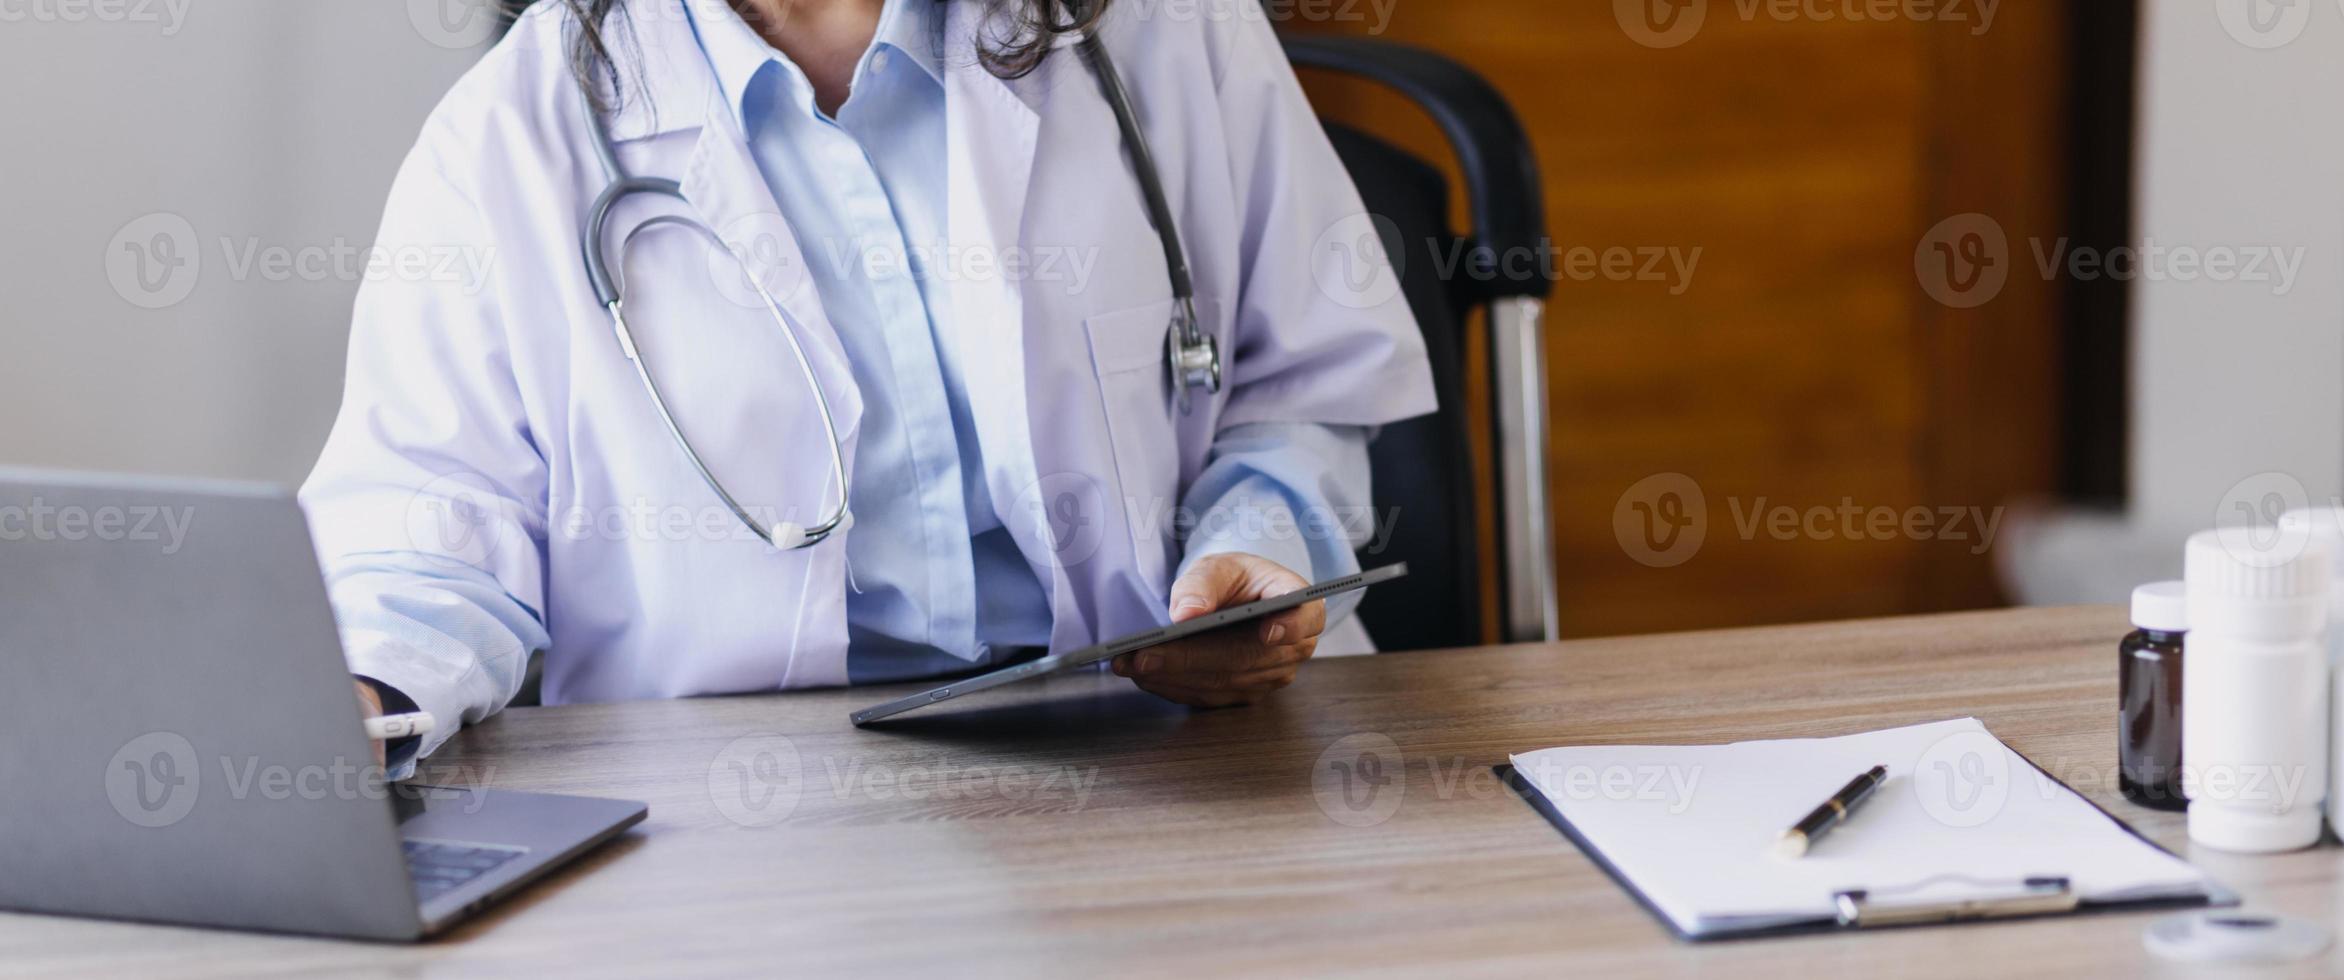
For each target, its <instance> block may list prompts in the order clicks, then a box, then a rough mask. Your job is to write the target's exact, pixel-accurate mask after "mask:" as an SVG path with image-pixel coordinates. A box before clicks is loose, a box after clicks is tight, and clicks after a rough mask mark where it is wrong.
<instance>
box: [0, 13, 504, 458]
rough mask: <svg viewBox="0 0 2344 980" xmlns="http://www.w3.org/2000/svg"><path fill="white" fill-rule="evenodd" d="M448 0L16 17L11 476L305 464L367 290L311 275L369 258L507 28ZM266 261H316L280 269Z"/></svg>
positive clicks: (6, 27)
mask: <svg viewBox="0 0 2344 980" xmlns="http://www.w3.org/2000/svg"><path fill="white" fill-rule="evenodd" d="M442 2H443V0H413V2H409V0H121V2H120V3H118V4H113V5H109V4H103V3H101V4H89V5H86V6H87V7H89V8H91V9H87V10H78V11H77V10H76V8H74V6H73V5H71V4H62V5H61V4H41V5H35V4H30V3H26V4H12V5H10V7H9V8H7V14H8V22H6V23H0V121H5V123H6V131H7V136H6V137H5V141H6V146H7V151H6V153H5V154H0V228H4V231H0V418H4V419H6V420H7V422H8V424H6V425H0V464H15V465H37V466H55V467H69V468H76V469H104V470H121V471H132V472H145V473H175V474H194V475H204V476H223V477H237V478H249V479H262V480H271V481H277V482H284V483H291V482H296V481H298V480H299V479H300V478H301V477H302V476H303V475H304V474H305V473H306V472H307V471H308V468H309V465H310V463H311V462H312V461H313V460H314V459H315V457H316V455H317V450H318V446H319V445H320V444H321V443H322V442H323V440H324V438H325V433H326V429H327V427H328V425H329V423H330V422H331V420H332V413H333V410H334V407H335V405H336V404H337V403H338V401H339V398H340V393H341V378H342V355H343V348H344V342H345V338H346V334H347V332H348V329H349V315H350V301H351V297H352V295H353V294H354V293H355V291H356V290H357V287H358V282H359V275H361V274H362V272H363V270H362V266H360V265H359V263H357V262H356V261H355V260H354V259H353V260H350V261H345V262H343V263H342V265H343V266H347V267H348V268H337V267H335V266H333V265H332V264H330V263H329V264H326V265H320V264H318V263H317V261H315V260H318V259H329V260H330V259H332V258H333V257H334V250H335V249H336V248H337V247H340V248H342V249H343V251H344V252H345V253H351V254H355V251H356V250H362V249H364V248H365V247H367V246H368V245H369V243H371V241H372V240H373V236H374V231H375V227H376V224H377V222H378V221H379V219H380V218H381V209H382V203H383V198H384V194H385V193H386V192H387V191H388V189H389V186H390V179H391V175H392V173H393V172H394V171H395V169H396V168H397V166H398V164H399V161H400V158H401V157H402V156H404V155H405V153H406V150H407V147H408V146H409V145H410V144H411V143H412V142H413V140H414V136H415V132H416V130H417V128H418V126H419V125H420V124H421V122H422V120H423V117H424V115H425V114H426V113H427V112H429V111H430V109H431V107H432V105H433V104H434V103H435V102H437V101H438V99H439V96H440V94H441V93H442V92H444V91H446V89H447V87H448V86H449V84H450V83H452V82H453V81H454V80H455V78H456V77H457V76H458V75H459V74H460V73H461V72H462V71H463V70H464V69H465V68H466V67H467V66H469V65H470V64H471V63H472V62H473V61H474V60H475V59H476V58H477V57H478V54H479V50H480V45H481V43H482V42H483V41H484V40H485V38H486V37H487V35H488V33H489V32H490V31H491V30H492V29H493V25H492V23H491V21H490V20H489V19H488V18H487V17H486V16H482V15H481V14H483V13H484V8H476V7H474V6H471V5H469V3H468V0H444V2H445V3H447V4H448V6H447V7H446V9H445V10H444V11H443V10H442V9H441V7H440V4H441V3H442ZM115 6H118V7H120V9H119V10H115V9H112V8H113V7H115ZM43 7H47V8H55V9H62V10H65V11H67V12H68V13H77V14H78V19H73V20H66V19H60V18H59V17H58V16H56V15H54V14H52V13H48V12H44V11H43V10H42V9H41V8H43ZM448 25H453V26H448ZM158 216H159V217H158ZM182 222H183V223H182ZM158 236H160V237H159V238H158ZM158 240H160V241H165V242H168V243H169V246H168V247H170V248H173V249H175V250H176V253H177V254H176V255H175V256H174V255H173V254H172V253H169V252H154V251H151V249H152V246H153V243H155V242H157V241H158ZM136 249H148V250H149V251H148V252H147V255H146V256H145V257H143V258H142V256H141V255H140V254H138V252H137V251H135V250H136ZM191 253H192V258H193V261H190V255H191ZM248 255H249V256H252V257H255V258H263V257H267V256H272V255H282V256H285V257H287V258H294V257H304V258H310V259H312V261H311V264H310V266H309V268H308V270H307V271H295V272H293V273H291V274H290V275H289V276H288V275H284V274H282V273H278V274H274V275H272V274H270V273H266V272H264V271H262V268H263V267H262V266H261V265H260V264H253V265H250V266H246V265H245V260H246V258H247V256H248ZM173 258H175V259H176V264H173V263H172V262H171V261H168V260H169V259H173ZM142 262H143V263H144V264H145V269H144V273H145V275H144V277H143V279H142V277H141V270H140V264H141V263H142ZM298 268H299V267H296V269H298ZM174 270H176V271H174ZM118 283H119V284H120V286H119V287H118V285H117V284H118ZM182 292H183V293H184V295H183V296H182V295H180V294H181V293H182ZM147 306H154V307H156V308H153V309H149V308H146V307H147Z"/></svg>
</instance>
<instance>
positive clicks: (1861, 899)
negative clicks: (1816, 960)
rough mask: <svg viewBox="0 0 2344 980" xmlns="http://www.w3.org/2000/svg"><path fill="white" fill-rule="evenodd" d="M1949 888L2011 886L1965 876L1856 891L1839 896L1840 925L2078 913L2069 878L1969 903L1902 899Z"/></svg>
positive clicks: (2029, 883) (2041, 880) (2042, 880)
mask: <svg viewBox="0 0 2344 980" xmlns="http://www.w3.org/2000/svg"><path fill="white" fill-rule="evenodd" d="M1946 884H1966V885H1973V886H1979V887H1984V888H1996V887H2008V886H2010V885H2011V884H2012V883H2011V882H2007V881H2004V882H1993V881H1983V880H1980V879H1976V878H1967V877H1963V876H1961V875H1939V876H1937V877H1934V878H1929V879H1926V880H1923V881H1921V882H1918V883H1916V884H1913V885H1909V886H1905V887H1902V888H1896V889H1868V888H1851V889H1847V890H1844V891H1840V892H1836V893H1834V894H1833V895H1832V896H1831V897H1832V904H1833V905H1836V906H1838V908H1839V924H1840V926H1841V927H1842V928H1847V929H1866V928H1872V927H1876V926H1907V925H1918V924H1923V923H1936V922H1960V921H1963V920H1965V919H2006V918H2015V917H2018V916H2025V915H2053V914H2057V913H2062V912H2073V911H2075V909H2076V905H2077V903H2078V902H2079V901H2080V899H2079V898H2078V896H2077V895H2076V893H2075V887H2074V885H2073V884H2072V883H2071V882H2069V881H2068V880H2067V878H2066V877H2065V876H2041V877H2033V878H2025V879H2022V880H2020V881H2018V882H2017V883H2016V885H2017V888H2016V889H2015V890H2012V891H2010V892H2008V893H2007V894H2000V895H1993V896H1990V897H1983V898H1981V897H1967V898H1956V899H1948V900H1942V901H1925V900H1924V901H1899V900H1897V896H1899V895H1911V894H1914V893H1925V892H1927V891H1929V890H1930V889H1932V888H1934V887H1937V886H1941V885H1946Z"/></svg>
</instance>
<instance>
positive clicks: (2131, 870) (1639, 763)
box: [1513, 718, 2218, 935]
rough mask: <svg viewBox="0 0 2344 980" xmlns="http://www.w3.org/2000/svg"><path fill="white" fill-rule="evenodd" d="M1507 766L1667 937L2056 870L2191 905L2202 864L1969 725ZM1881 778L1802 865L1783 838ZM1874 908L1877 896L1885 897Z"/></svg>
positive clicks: (2103, 887)
mask: <svg viewBox="0 0 2344 980" xmlns="http://www.w3.org/2000/svg"><path fill="white" fill-rule="evenodd" d="M1513 762H1514V767H1515V769H1516V771H1517V772H1519V773H1520V774H1521V776H1522V777H1523V778H1525V779H1526V780H1528V781H1529V782H1530V784H1531V785H1532V786H1533V787H1535V788H1537V789H1538V791H1539V792H1540V793H1541V794H1543V795H1544V796H1545V797H1546V798H1547V800H1548V801H1550V802H1551V803H1553V805H1554V807H1555V809H1556V810H1557V811H1558V812H1560V813H1561V814H1562V815H1563V817H1564V818H1565V819H1567V820H1568V821H1570V823H1571V824H1572V826H1573V827H1574V828H1575V829H1577V831H1578V832H1579V834H1580V835H1581V836H1582V837H1584V838H1585V839H1586V840H1587V841H1588V843H1590V844H1592V845H1594V847H1595V849H1596V850H1597V851H1598V852H1600V853H1601V854H1602V855H1603V857H1604V859H1605V860H1608V861H1610V862H1611V864H1612V865H1613V867H1615V868H1617V869H1618V870H1619V871H1620V873H1621V874H1623V875H1625V876H1626V877H1627V878H1628V879H1629V880H1630V881H1632V882H1634V884H1635V887H1636V889H1637V890H1639V891H1641V892H1643V893H1644V895H1645V897H1646V899H1647V900H1648V901H1650V902H1651V903H1652V904H1653V905H1655V906H1657V907H1658V908H1659V910H1660V911H1661V913H1662V914H1663V915H1665V916H1667V917H1668V918H1669V919H1670V920H1671V921H1672V922H1674V923H1675V924H1676V926H1677V928H1678V929H1679V930H1680V931H1682V932H1684V933H1686V934H1689V935H1700V934H1702V933H1703V932H1706V931H1713V930H1717V929H1721V928H1752V927H1760V926H1763V925H1766V924H1770V923H1790V922H1799V921H1806V920H1814V919H1828V918H1831V917H1832V916H1833V915H1834V913H1835V909H1834V906H1833V901H1832V897H1833V895H1834V894H1836V893H1837V892H1839V891H1841V890H1843V889H1851V888H1867V889H1871V890H1873V891H1874V892H1875V893H1876V894H1877V893H1884V892H1890V891H1894V890H1898V889H1909V888H1915V887H1921V886H1924V884H1925V883H1930V882H1934V884H1927V885H1926V890H1925V891H1924V892H1922V893H1918V894H1916V896H1915V897H1927V898H1930V899H1932V900H1939V899H1944V898H1950V897H1954V896H1956V895H1963V894H1967V895H1973V896H1986V895H1996V894H2002V893H2005V892H2007V891H2009V890H2011V889H2012V887H2013V886H2015V885H2016V883H2018V882H2020V881H2022V880H2023V879H2025V878H2028V877H2034V876H2062V877H2066V878H2067V879H2069V881H2070V884H2071V885H2072V887H2074V888H2075V890H2076V891H2077V893H2078V894H2079V895H2080V896H2082V898H2083V899H2085V900H2086V901H2091V900H2104V901H2116V900H2137V899H2143V898H2152V897H2178V896H2188V895H2197V894H2200V893H2204V892H2206V891H2208V889H2209V887H2218V886H2211V883H2210V882H2209V881H2208V880H2207V879H2206V878H2205V876H2204V875H2202V874H2201V873H2200V872H2198V870H2197V869H2196V868H2193V867H2191V866H2190V865H2189V864H2188V863H2187V862H2184V861H2182V860H2181V859H2179V858H2176V857H2174V856H2172V855H2170V854H2167V853H2165V852H2164V851H2162V850H2160V849H2158V848H2157V847H2155V846H2153V845H2151V844H2149V843H2148V842H2146V841H2143V840H2141V839H2140V838H2138V837H2135V836H2134V835H2133V834H2132V833H2131V832H2130V831H2128V830H2126V829H2125V828H2124V827H2123V826H2121V825H2119V824H2118V823H2116V822H2115V821H2113V820H2111V819H2109V817H2108V816H2107V815H2106V814H2104V813H2101V812H2100V811H2099V809H2098V808H2096V807H2094V806H2092V804H2091V803H2089V802H2087V801H2085V800H2084V799H2083V798H2082V797H2080V796H2077V795H2076V794H2075V792H2074V791H2072V790H2070V789H2068V788H2067V787H2066V786H2064V785H2062V784H2061V783H2059V782H2058V781H2057V780H2054V779H2052V778H2050V777H2048V776H2046V775H2044V774H2043V773H2042V772H2041V771H2040V770H2038V769H2036V768H2035V767H2034V766H2033V765H2030V764H2029V763H2028V762H2027V761H2026V760H2025V759H2024V758H2022V757H2020V756H2019V755H2018V753H2016V752H2013V751H2011V750H2010V749H2009V747H2007V746H2004V745H2003V744H2002V742H2001V741H2000V740H1998V739H1996V738H1995V737H1994V736H1993V734H1992V733H1990V732H1988V731H1987V730H1986V726H1984V725H1982V724H1980V723H1979V722H1978V720H1977V719H1975V718H1963V719H1958V720H1954V721H1942V722H1935V723H1932V724H1926V725H1915V726H1912V727H1910V728H1895V729H1889V730H1886V731H1878V732H1867V733H1864V734H1861V735H1848V736H1844V737H1840V738H1825V739H1781V740H1773V741H1759V742H1736V743H1733V744H1730V745H1698V746H1617V745H1607V746H1587V747H1578V748H1554V749H1544V750H1541V751H1537V752H1527V753H1523V754H1520V755H1516V756H1514V757H1513ZM1875 765H1884V766H1887V767H1888V781H1887V782H1886V783H1885V784H1883V785H1882V786H1881V787H1880V789H1879V790H1877V791H1876V792H1875V793H1874V794H1873V797H1872V798H1871V799H1870V800H1869V801H1867V802H1866V803H1865V804H1864V805H1863V806H1862V807H1861V808H1859V809H1858V810H1857V811H1856V815H1855V816H1854V817H1853V818H1851V819H1850V820H1848V821H1847V822H1845V823H1843V824H1841V825H1840V826H1839V827H1837V828H1836V829H1834V830H1832V831H1831V832H1830V833H1828V834H1825V835H1823V836H1822V837H1821V838H1820V839H1819V840H1817V841H1816V842H1815V845H1814V848H1813V849H1812V850H1811V851H1809V852H1808V854H1807V856H1805V857H1803V858H1785V857H1781V856H1778V855H1777V854H1776V853H1775V852H1774V845H1775V842H1776V840H1777V839H1778V838H1779V837H1780V836H1781V835H1782V832H1783V830H1784V829H1786V828H1788V827H1790V826H1791V825H1792V824H1794V823H1797V822H1798V820H1799V818H1800V817H1803V816H1805V815H1806V813H1807V811H1809V810H1811V809H1813V808H1814V807H1815V806H1816V805H1817V804H1819V803H1822V802H1823V801H1824V799H1826V798H1828V797H1829V796H1831V794H1832V793H1834V792H1836V791H1838V790H1839V788H1840V787H1841V786H1843V785H1845V784H1846V783H1847V781H1848V780H1850V779H1852V778H1854V777H1855V776H1856V775H1857V774H1859V773H1862V772H1864V771H1865V770H1868V769H1870V768H1872V767H1873V766H1875ZM1882 897H1883V898H1886V897H1887V896H1885V895H1883V896H1882Z"/></svg>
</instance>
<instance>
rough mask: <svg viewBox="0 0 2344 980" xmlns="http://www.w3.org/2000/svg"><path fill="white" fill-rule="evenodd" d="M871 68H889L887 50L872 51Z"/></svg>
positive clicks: (882, 69) (880, 69)
mask: <svg viewBox="0 0 2344 980" xmlns="http://www.w3.org/2000/svg"><path fill="white" fill-rule="evenodd" d="M871 70H872V71H886V70H887V52H885V51H874V52H872V53H871Z"/></svg>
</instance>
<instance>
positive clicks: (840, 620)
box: [678, 86, 862, 688]
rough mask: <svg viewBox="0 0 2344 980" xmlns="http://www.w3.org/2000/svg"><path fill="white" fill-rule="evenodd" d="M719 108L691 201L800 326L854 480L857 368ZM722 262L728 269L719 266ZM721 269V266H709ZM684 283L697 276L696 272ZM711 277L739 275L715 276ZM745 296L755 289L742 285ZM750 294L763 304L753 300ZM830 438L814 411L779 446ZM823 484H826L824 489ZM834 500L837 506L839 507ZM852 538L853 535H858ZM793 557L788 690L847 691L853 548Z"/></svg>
mask: <svg viewBox="0 0 2344 980" xmlns="http://www.w3.org/2000/svg"><path fill="white" fill-rule="evenodd" d="M709 91H710V96H709V98H710V99H711V103H710V104H709V105H708V106H707V107H706V108H705V110H704V111H705V113H706V118H705V119H704V120H703V122H702V125H701V127H700V135H699V137H698V141H697V142H696V143H695V144H694V146H693V148H692V152H691V158H690V159H689V160H688V161H686V163H685V165H684V170H683V176H682V178H681V179H680V180H679V184H680V186H681V188H682V190H683V194H684V198H685V200H687V201H689V202H691V204H692V207H693V208H694V209H695V210H697V211H698V212H699V218H700V220H701V222H702V223H704V224H706V225H707V226H708V227H709V228H711V229H713V230H714V231H715V232H716V234H717V237H718V238H720V239H722V240H723V242H724V245H725V247H726V248H727V249H729V250H730V251H731V252H732V253H733V255H734V256H736V257H738V258H739V259H740V260H741V262H742V264H743V265H744V266H745V267H746V268H747V269H748V270H749V274H750V275H752V276H755V277H756V279H757V282H758V283H760V284H762V285H763V286H764V287H765V289H766V292H767V293H769V294H770V295H771V296H772V297H773V299H774V300H775V301H776V302H778V304H779V305H780V306H781V308H782V311H783V313H784V314H785V315H787V316H788V318H789V320H790V323H791V325H792V326H794V327H795V328H796V329H795V333H796V336H797V337H798V340H799V342H800V343H801V344H803V345H804V350H805V354H806V357H807V360H808V362H809V363H810V364H811V365H812V366H813V369H814V373H815V375H816V376H817V377H818V378H820V380H821V392H822V395H823V397H826V398H828V399H830V407H831V411H832V412H833V414H835V415H836V417H837V419H838V422H839V426H840V430H841V431H840V435H841V438H842V439H844V441H845V444H844V445H842V446H841V447H840V449H841V453H842V454H843V455H844V457H845V462H846V467H847V472H848V473H849V474H850V479H851V474H852V473H853V472H854V459H855V439H856V433H857V431H859V429H860V426H859V425H858V424H857V422H858V420H859V419H860V417H861V415H862V396H861V393H860V390H859V389H858V388H857V386H856V384H855V379H854V372H853V370H852V369H851V368H850V367H849V365H848V362H847V358H846V349H845V347H844V345H842V344H841V343H840V342H839V339H838V334H837V332H836V331H835V329H834V328H833V327H832V325H831V323H830V318H829V316H828V315H827V314H826V313H825V312H824V311H823V308H822V303H821V297H820V296H819V294H818V292H817V290H816V289H815V288H814V284H813V283H812V282H811V281H810V280H809V273H808V271H807V266H806V262H805V257H804V253H803V252H801V251H800V249H799V246H798V240H797V236H796V235H795V234H794V233H793V232H792V231H791V230H790V226H789V224H788V222H786V221H784V220H783V219H782V216H781V208H780V205H778V204H777V203H776V202H775V201H774V199H773V191H772V189H771V188H770V187H769V186H768V185H767V184H766V183H765V175H764V173H763V172H762V171H760V170H759V169H758V168H757V164H756V161H755V159H754V158H753V157H751V156H750V155H749V146H748V142H747V140H746V139H745V138H743V136H742V135H741V130H740V125H739V121H738V120H737V119H735V118H734V116H733V113H732V112H731V111H729V110H728V109H727V108H726V107H725V106H724V105H723V104H722V103H721V101H717V100H720V99H721V95H719V94H717V89H716V88H715V87H713V86H711V87H710V90H709ZM718 261H721V259H719V260H718ZM710 268H711V269H712V270H715V269H716V268H717V267H716V266H711V267H710ZM678 274H691V271H689V270H687V271H684V272H681V273H678ZM711 274H730V273H729V270H727V271H725V272H721V273H719V272H712V273H711ZM737 288H740V289H747V288H748V287H747V284H745V283H742V284H740V285H739V286H738V287H737ZM744 295H751V296H753V295H754V292H753V291H751V292H749V293H746V294H744ZM774 371H775V372H776V374H775V377H776V378H777V381H776V383H777V384H786V385H797V384H799V383H800V382H799V381H798V380H797V378H795V377H794V375H795V374H796V372H795V371H794V370H793V369H792V368H791V367H790V366H788V365H786V364H777V365H775V366H774ZM824 438H826V437H825V435H824V433H823V431H822V428H821V425H820V423H819V422H818V421H817V420H816V419H815V418H814V416H813V414H812V412H811V411H810V410H809V411H807V412H805V413H803V414H801V415H800V416H799V424H797V425H796V426H795V427H794V428H793V429H792V430H791V431H790V432H788V433H784V434H782V435H781V436H779V441H784V442H789V443H796V444H801V445H807V446H812V445H815V442H813V440H821V439H824ZM806 458H808V459H819V458H821V456H820V453H819V451H817V450H813V449H809V450H807V453H806ZM820 482H827V481H817V484H818V483H820ZM832 499H835V498H832ZM850 533H851V532H850ZM788 554H789V556H790V557H802V558H803V565H802V570H800V571H798V572H796V573H795V574H794V575H791V573H787V572H785V573H784V574H785V575H788V576H790V577H794V578H795V579H796V581H795V582H794V583H793V584H795V586H796V587H797V592H798V605H797V608H796V612H795V617H796V621H795V623H794V625H793V626H792V628H791V636H790V638H789V646H790V649H791V651H792V654H791V657H790V663H789V668H788V672H787V674H786V675H784V677H783V678H782V679H781V686H782V687H789V688H796V687H830V686H836V685H842V684H845V683H847V681H848V675H847V666H846V641H847V633H846V622H845V608H846V603H845V599H846V596H845V591H844V589H845V580H846V563H845V556H846V542H845V535H843V534H842V535H839V536H837V537H834V538H832V539H831V540H829V541H826V542H823V543H822V544H818V545H815V546H814V547H812V548H809V549H806V550H804V551H798V552H790V553H788Z"/></svg>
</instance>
